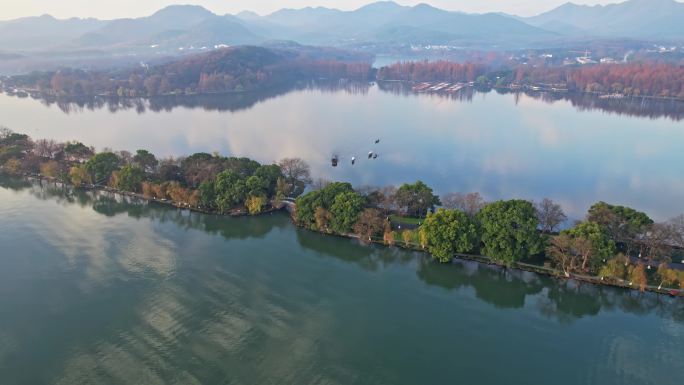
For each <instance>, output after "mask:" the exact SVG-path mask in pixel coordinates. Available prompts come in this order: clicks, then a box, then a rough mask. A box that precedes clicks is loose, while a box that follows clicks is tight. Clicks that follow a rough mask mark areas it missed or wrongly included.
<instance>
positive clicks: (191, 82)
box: [4, 46, 372, 97]
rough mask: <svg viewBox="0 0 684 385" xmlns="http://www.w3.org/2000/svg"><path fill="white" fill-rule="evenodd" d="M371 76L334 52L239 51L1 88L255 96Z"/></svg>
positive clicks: (359, 60) (363, 61)
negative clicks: (285, 87) (289, 86)
mask: <svg viewBox="0 0 684 385" xmlns="http://www.w3.org/2000/svg"><path fill="white" fill-rule="evenodd" d="M371 72H372V71H371V65H370V63H369V62H368V58H367V57H366V56H364V55H352V54H349V53H346V52H344V51H338V50H334V49H325V48H313V47H305V46H289V47H284V48H263V47H251V46H239V47H231V48H224V49H218V50H215V51H212V52H209V53H205V54H199V55H192V56H189V57H185V58H182V59H179V60H176V61H172V62H170V63H167V64H160V65H156V66H147V65H145V66H142V67H140V68H136V69H129V70H118V71H114V72H102V71H86V70H78V69H61V70H58V71H49V72H34V73H31V74H28V75H21V76H15V77H12V78H9V79H6V80H5V81H4V86H5V88H10V89H11V88H19V89H25V90H29V91H35V92H38V93H41V94H44V95H52V96H66V97H82V96H95V95H101V96H118V97H141V96H142V97H152V96H158V95H180V94H211V93H230V92H243V91H257V90H265V89H271V88H275V87H279V86H283V85H286V84H290V83H292V82H295V81H298V80H312V79H320V78H325V79H340V78H344V79H351V80H361V81H365V80H369V77H370V75H371Z"/></svg>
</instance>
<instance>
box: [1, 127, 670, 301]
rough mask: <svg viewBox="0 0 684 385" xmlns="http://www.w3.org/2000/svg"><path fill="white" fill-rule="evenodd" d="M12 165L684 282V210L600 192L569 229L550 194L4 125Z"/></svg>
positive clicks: (665, 282)
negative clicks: (108, 146)
mask: <svg viewBox="0 0 684 385" xmlns="http://www.w3.org/2000/svg"><path fill="white" fill-rule="evenodd" d="M0 172H5V173H9V174H19V175H26V174H28V175H37V176H40V177H41V178H50V179H51V180H55V181H60V182H64V183H69V184H72V185H73V186H76V187H90V188H106V189H113V190H114V191H118V192H121V193H125V194H131V193H134V194H138V195H139V196H142V197H144V198H146V199H149V200H157V201H162V202H166V203H170V204H173V205H175V206H179V207H185V208H193V209H195V210H201V211H204V212H211V213H221V214H233V215H236V214H239V215H242V214H247V213H248V214H259V213H262V212H264V211H265V210H272V209H277V208H279V207H281V205H282V204H283V202H284V200H285V198H296V206H295V208H294V210H293V219H294V220H295V221H296V223H297V224H298V225H299V226H302V227H305V228H308V229H311V230H315V231H320V232H323V233H328V234H339V235H346V236H354V237H357V238H358V239H359V240H361V241H362V242H377V243H383V244H386V245H388V246H401V247H406V248H410V249H416V250H423V251H426V252H428V253H430V254H431V255H432V256H433V257H434V258H435V259H436V260H438V261H440V262H450V261H451V260H452V259H453V258H455V257H456V256H459V255H460V256H464V254H465V256H468V257H471V258H478V260H483V261H485V262H488V263H498V264H502V265H506V266H520V265H519V263H524V264H527V265H528V266H529V265H530V264H535V265H534V266H537V268H538V269H544V270H543V271H544V272H546V273H551V274H555V275H560V276H565V277H582V279H593V282H597V283H599V282H605V283H611V284H616V285H620V286H626V287H633V288H639V289H641V290H646V289H647V288H648V289H652V290H655V289H658V290H661V291H662V290H665V288H675V287H677V288H679V289H682V290H684V269H682V265H681V264H679V263H672V262H673V260H675V258H676V260H677V261H679V260H681V258H682V255H681V253H682V250H684V215H682V216H679V217H676V218H673V219H671V220H669V221H665V222H655V221H654V220H652V219H651V218H649V216H648V215H647V214H646V213H643V212H640V211H637V210H635V209H633V208H630V207H624V206H619V205H612V204H608V203H605V202H598V203H596V204H594V205H592V206H591V207H590V208H589V210H588V212H587V215H586V218H585V219H584V220H583V221H580V222H578V223H576V224H575V225H574V226H573V227H571V228H569V229H565V230H563V231H560V232H558V230H559V228H560V226H561V225H562V224H563V223H564V222H566V221H567V216H566V215H565V213H564V212H563V208H562V207H561V206H560V205H559V204H558V203H555V202H553V201H551V200H549V199H544V200H543V201H541V202H537V203H534V202H530V201H526V200H519V199H514V200H499V201H496V202H486V201H485V200H484V199H483V197H482V196H481V195H480V194H479V193H476V192H475V193H467V194H463V193H450V194H445V195H443V196H442V197H439V196H437V195H435V194H434V192H433V190H432V188H430V187H429V186H427V185H426V184H425V183H423V182H421V181H417V182H415V183H405V184H403V185H401V186H399V187H394V186H386V187H383V188H371V187H369V188H357V189H355V188H354V187H353V186H352V185H351V184H349V183H341V182H329V181H323V180H319V181H317V182H316V183H314V182H313V180H312V178H311V175H310V168H309V166H308V164H306V162H304V161H303V160H301V159H297V158H288V159H283V160H281V161H279V162H278V163H274V164H268V165H263V164H259V163H258V162H256V161H254V160H251V159H248V158H238V157H224V156H220V155H218V154H206V153H197V154H193V155H190V156H188V157H181V158H171V159H164V160H159V159H157V157H156V156H155V155H154V154H152V153H150V152H149V151H146V150H144V149H140V150H137V151H136V152H135V153H129V152H127V151H118V152H113V151H111V150H105V151H103V152H100V153H96V152H95V151H94V149H93V148H91V147H88V146H86V145H84V144H82V143H79V142H67V143H58V142H55V141H52V140H46V139H41V140H35V141H34V140H32V139H31V138H29V137H28V136H27V135H23V134H18V133H14V132H11V131H9V130H7V129H2V130H0ZM290 202H292V201H291V200H290ZM438 208H439V209H438ZM540 261H541V264H540ZM592 277H593V278H592ZM670 290H671V289H667V292H669V293H670V294H673V295H675V294H677V293H679V292H678V291H676V290H675V291H670ZM672 290H674V289H672Z"/></svg>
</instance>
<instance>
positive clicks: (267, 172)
mask: <svg viewBox="0 0 684 385" xmlns="http://www.w3.org/2000/svg"><path fill="white" fill-rule="evenodd" d="M254 176H258V177H259V178H262V179H263V180H265V181H266V184H267V188H266V190H267V191H266V194H267V196H270V197H273V196H275V195H276V190H277V189H278V179H280V178H282V177H283V172H282V171H281V170H280V166H278V165H277V164H269V165H263V166H260V167H259V168H257V169H256V171H254Z"/></svg>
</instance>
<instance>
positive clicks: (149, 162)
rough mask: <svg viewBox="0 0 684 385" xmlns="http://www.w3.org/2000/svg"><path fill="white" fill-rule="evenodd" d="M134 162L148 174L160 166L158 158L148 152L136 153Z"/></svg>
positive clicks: (140, 151)
mask: <svg viewBox="0 0 684 385" xmlns="http://www.w3.org/2000/svg"><path fill="white" fill-rule="evenodd" d="M133 162H135V163H136V164H137V165H138V166H140V168H142V169H143V170H145V171H146V172H152V171H153V170H154V168H155V167H157V165H158V164H159V161H158V160H157V157H156V156H154V154H152V153H151V152H149V151H147V150H138V151H136V152H135V156H133Z"/></svg>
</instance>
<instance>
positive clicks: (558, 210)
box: [536, 198, 568, 233]
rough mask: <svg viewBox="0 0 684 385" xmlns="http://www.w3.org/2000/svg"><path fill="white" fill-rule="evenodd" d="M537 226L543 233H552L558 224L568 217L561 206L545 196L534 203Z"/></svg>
mask: <svg viewBox="0 0 684 385" xmlns="http://www.w3.org/2000/svg"><path fill="white" fill-rule="evenodd" d="M536 209H537V218H538V219H539V226H540V227H541V230H542V231H543V232H545V233H552V232H554V231H555V230H557V229H558V226H560V224H562V223H563V222H565V221H566V220H567V219H568V217H567V215H565V213H564V212H563V208H562V207H561V205H559V204H558V203H555V202H554V201H552V200H551V199H548V198H545V199H544V200H543V201H541V202H540V203H538V204H537V205H536Z"/></svg>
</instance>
